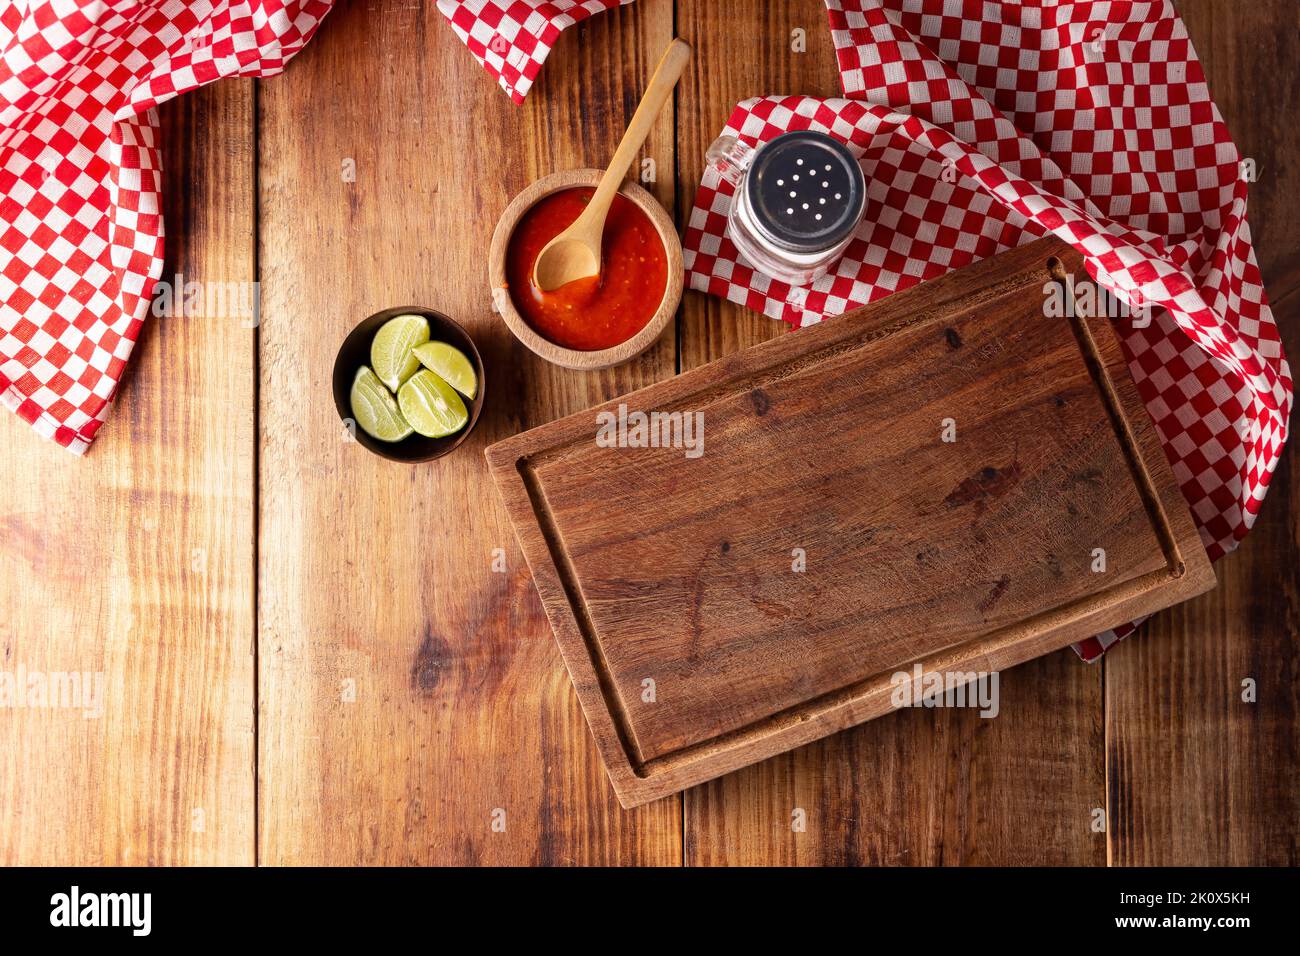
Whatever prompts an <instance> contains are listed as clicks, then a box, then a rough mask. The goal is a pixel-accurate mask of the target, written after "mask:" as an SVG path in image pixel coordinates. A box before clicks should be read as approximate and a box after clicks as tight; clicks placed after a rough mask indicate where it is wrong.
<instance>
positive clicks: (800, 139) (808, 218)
mask: <svg viewBox="0 0 1300 956" xmlns="http://www.w3.org/2000/svg"><path fill="white" fill-rule="evenodd" d="M743 188H744V190H745V199H746V205H747V206H748V207H749V212H750V214H751V215H752V220H753V223H754V225H755V226H757V227H758V229H759V230H760V231H761V232H762V233H763V234H764V238H766V239H768V240H769V241H771V242H772V243H773V244H774V245H776V246H778V247H779V248H782V249H785V250H787V251H790V252H798V253H812V252H817V251H819V250H822V249H829V248H832V247H834V246H837V245H839V244H840V243H841V242H842V241H843V240H844V239H846V238H847V237H848V236H849V235H851V234H852V232H853V230H854V229H855V228H857V225H858V222H859V221H860V220H861V219H862V214H863V211H864V209H865V207H866V198H867V185H866V181H865V179H864V178H863V175H862V168H861V167H860V166H859V165H858V161H857V160H856V159H855V158H854V156H853V154H852V153H851V152H849V149H848V147H847V146H845V145H844V144H843V143H841V142H840V141H839V140H837V139H835V138H834V137H831V136H827V135H826V134H825V133H818V132H815V131H813V130H799V131H796V132H791V133H784V134H782V135H780V136H778V137H776V138H775V139H772V140H769V141H768V142H767V143H765V144H763V146H762V147H760V148H759V149H758V150H757V151H756V152H755V154H754V157H753V160H752V161H751V163H750V165H749V170H748V175H747V176H745V181H744V186H743Z"/></svg>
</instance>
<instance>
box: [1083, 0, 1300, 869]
mask: <svg viewBox="0 0 1300 956" xmlns="http://www.w3.org/2000/svg"><path fill="white" fill-rule="evenodd" d="M1176 5H1177V7H1178V9H1179V12H1180V13H1181V14H1182V15H1183V19H1184V22H1186V24H1187V30H1188V33H1189V34H1190V35H1191V38H1192V43H1193V44H1194V45H1195V47H1196V51H1197V53H1198V54H1199V56H1200V59H1201V64H1202V66H1203V67H1204V68H1205V71H1206V75H1207V80H1208V83H1209V86H1210V92H1211V93H1212V94H1213V96H1214V100H1215V102H1216V103H1217V104H1218V106H1219V110H1220V112H1222V114H1223V116H1224V119H1225V121H1226V122H1227V124H1228V128H1229V130H1230V131H1231V132H1232V135H1233V139H1234V141H1235V142H1236V144H1237V147H1238V149H1239V150H1240V151H1241V154H1242V156H1245V157H1251V158H1253V159H1254V160H1255V161H1256V164H1257V166H1258V169H1259V177H1260V178H1259V181H1258V182H1256V183H1254V184H1252V186H1251V189H1250V198H1249V211H1248V215H1249V218H1250V224H1251V231H1252V233H1253V237H1254V241H1255V248H1256V252H1257V255H1258V258H1259V263H1260V268H1261V270H1262V271H1263V274H1264V285H1265V288H1266V289H1267V291H1268V293H1269V298H1270V301H1271V304H1272V307H1273V314H1274V317H1275V318H1276V319H1277V322H1278V326H1279V328H1280V329H1281V330H1282V339H1283V348H1284V349H1285V351H1286V354H1287V355H1288V357H1289V358H1290V359H1291V362H1292V368H1293V369H1294V368H1295V362H1296V359H1297V356H1300V294H1298V293H1300V217H1297V215H1296V213H1297V209H1296V196H1297V195H1300V166H1298V165H1297V163H1296V157H1297V156H1300V127H1297V125H1296V123H1295V122H1294V117H1295V115H1296V112H1297V108H1300V66H1297V60H1296V31H1295V6H1294V4H1292V3H1289V2H1287V0H1269V2H1261V3H1251V4H1230V3H1219V2H1215V0H1178V2H1177V4H1176ZM1293 427H1294V416H1293ZM1295 456H1296V450H1295V440H1294V438H1293V439H1292V441H1291V443H1290V446H1289V447H1288V448H1287V450H1286V452H1285V453H1284V456H1283V460H1282V463H1281V465H1280V466H1279V468H1278V470H1277V472H1276V473H1275V474H1274V476H1273V480H1272V483H1271V485H1270V488H1269V492H1268V497H1267V499H1266V500H1265V501H1264V506H1263V508H1262V510H1261V512H1260V515H1259V517H1258V520H1257V522H1256V525H1255V528H1254V529H1253V530H1252V531H1251V533H1250V535H1249V536H1248V537H1247V538H1246V540H1245V541H1244V542H1243V543H1242V545H1241V547H1240V549H1239V550H1238V551H1236V552H1234V553H1232V554H1230V555H1228V556H1227V557H1226V558H1224V559H1223V560H1222V561H1220V562H1219V564H1218V565H1217V566H1216V570H1217V572H1218V575H1219V581H1220V584H1219V587H1218V589H1217V590H1216V591H1214V592H1213V593H1211V594H1207V595H1205V596H1204V597H1201V598H1199V599H1197V600H1195V601H1191V602H1188V603H1187V604H1185V605H1182V606H1181V607H1178V608H1173V609H1170V610H1169V611H1166V612H1165V613H1163V614H1161V615H1159V616H1158V617H1157V618H1156V619H1155V620H1153V621H1152V622H1150V623H1149V624H1147V625H1146V627H1145V628H1144V631H1143V633H1141V634H1139V635H1137V636H1135V637H1134V638H1132V639H1131V640H1128V641H1126V642H1124V644H1122V645H1121V646H1119V647H1117V648H1115V649H1114V650H1112V651H1111V652H1110V653H1109V654H1108V655H1107V656H1106V660H1105V677H1106V732H1107V745H1108V746H1107V754H1108V759H1107V764H1108V805H1109V808H1110V813H1109V816H1110V838H1109V839H1110V857H1111V860H1112V862H1114V863H1116V864H1124V865H1128V864H1132V865H1140V866H1163V865H1189V866H1205V865H1227V866H1240V865H1248V864H1254V865H1260V864H1262V865H1284V866H1295V865H1297V863H1300V827H1298V826H1297V821H1300V787H1297V785H1296V767H1297V764H1300V667H1297V664H1296V661H1297V657H1298V655H1300V565H1298V564H1297V560H1296V556H1297V554H1300V471H1298V469H1297V468H1296V465H1295V461H1296V457H1295ZM1248 678H1249V679H1251V680H1253V681H1254V682H1255V683H1256V694H1257V697H1256V700H1255V702H1254V703H1247V702H1245V701H1243V699H1242V693H1243V686H1242V682H1243V681H1244V680H1246V679H1248Z"/></svg>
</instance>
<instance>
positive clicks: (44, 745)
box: [0, 81, 256, 866]
mask: <svg viewBox="0 0 1300 956" xmlns="http://www.w3.org/2000/svg"><path fill="white" fill-rule="evenodd" d="M162 120H163V127H162V144H163V154H164V161H165V163H166V167H165V169H166V177H165V180H164V193H165V207H164V215H165V217H166V229H167V243H166V247H167V261H166V268H165V269H164V277H165V278H167V279H169V280H170V281H173V282H174V277H175V276H176V274H178V273H179V274H181V275H182V276H183V277H184V279H183V281H184V282H186V283H189V282H197V283H199V284H200V287H199V288H200V289H201V290H203V291H204V295H203V296H202V297H200V298H199V299H198V300H197V301H198V302H201V303H207V302H209V301H211V302H212V303H213V307H212V308H211V309H209V308H208V307H207V306H206V305H202V306H201V311H200V312H199V313H198V314H191V315H186V316H184V317H180V316H175V317H163V318H153V319H151V320H150V321H149V322H148V323H147V324H146V326H145V329H144V331H143V334H142V336H141V340H140V341H139V343H138V344H137V345H136V349H135V353H134V355H133V357H132V365H131V367H130V369H129V370H128V372H127V377H126V379H125V381H124V383H123V384H122V386H121V389H120V391H119V393H118V398H117V402H116V407H115V409H114V411H113V414H112V417H111V418H110V420H109V422H108V423H107V424H106V425H105V426H104V428H103V429H101V431H100V433H99V437H98V439H97V440H96V442H95V444H94V446H93V447H92V448H91V450H90V452H89V453H88V454H87V455H86V457H85V458H76V457H74V456H72V455H70V454H69V453H68V452H66V451H64V450H63V449H62V448H59V447H58V446H56V445H54V444H53V443H50V442H46V441H44V440H42V439H40V438H38V437H37V436H36V435H35V434H33V433H32V432H31V430H30V429H29V428H28V427H27V426H26V425H24V424H23V423H22V422H21V421H19V420H18V419H17V418H16V417H15V416H12V415H9V414H7V413H6V414H4V415H3V416H0V607H3V608H4V609H5V610H4V618H3V620H0V670H3V671H5V672H8V673H9V674H11V675H12V674H14V673H16V672H17V671H19V670H20V669H26V670H27V671H28V672H29V673H30V672H40V673H42V674H48V673H50V672H71V671H77V672H90V673H92V674H93V673H97V672H98V673H102V675H103V681H104V683H103V696H102V715H101V716H98V717H94V718H89V719H88V718H87V717H85V716H83V710H82V709H81V708H60V709H8V708H0V820H3V821H4V825H3V827H0V864H4V865H14V864H23V865H54V864H59V865H69V864H73V865H146V864H147V865H151V866H159V865H175V864H251V863H252V862H253V851H254V843H253V829H254V821H253V816H254V768H253V756H254V726H253V692H254V672H253V613H254V607H253V601H254V594H253V588H254V578H253V536H254V530H253V480H254V478H253V469H254V464H253V462H254V439H255V436H254V430H255V429H254V415H253V410H254V403H255V400H254V396H255V387H256V386H255V375H254V363H255V355H254V341H255V333H254V332H253V331H252V323H251V321H249V322H246V323H245V322H244V321H243V320H242V319H241V317H240V309H239V308H236V307H234V305H233V304H231V303H233V302H234V301H235V300H229V299H228V300H227V303H228V304H227V306H226V307H222V306H221V304H220V302H218V301H217V300H215V299H212V300H209V299H208V298H207V297H206V293H207V291H209V290H213V289H217V288H218V287H219V284H229V283H235V284H238V285H235V286H231V285H224V286H220V288H224V289H226V290H227V291H232V292H238V293H240V294H242V295H244V296H251V293H252V289H253V287H252V282H253V279H254V262H253V240H252V233H253V213H252V210H253V203H252V198H253V179H252V177H253V145H252V144H253V88H252V85H251V83H249V82H236V81H224V82H222V83H219V84H217V85H215V86H212V87H208V88H206V89H203V90H200V91H197V92H195V93H190V94H187V95H186V96H183V97H181V98H180V99H178V100H174V101H172V102H170V103H167V104H166V105H165V106H164V107H163V108H162ZM182 291H184V290H182ZM245 301H246V302H251V298H249V299H246V300H245ZM92 680H93V679H92ZM95 709H97V708H92V711H93V710H95Z"/></svg>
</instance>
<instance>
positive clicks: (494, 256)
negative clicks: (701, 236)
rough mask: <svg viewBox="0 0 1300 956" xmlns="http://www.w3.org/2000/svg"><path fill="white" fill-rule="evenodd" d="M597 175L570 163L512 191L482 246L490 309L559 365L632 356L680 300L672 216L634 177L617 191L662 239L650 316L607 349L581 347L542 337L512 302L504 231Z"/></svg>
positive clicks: (601, 364) (605, 364)
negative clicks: (658, 284)
mask: <svg viewBox="0 0 1300 956" xmlns="http://www.w3.org/2000/svg"><path fill="white" fill-rule="evenodd" d="M602 175H603V171H602V170H599V169H570V170H567V171H565V172H562V173H555V174H554V175H551V176H546V177H545V178H543V179H539V180H537V182H535V183H533V184H532V185H531V186H529V187H528V188H527V189H525V190H524V191H523V192H521V193H520V194H519V195H518V196H516V197H515V198H514V199H513V200H512V201H511V203H510V205H509V206H507V207H506V211H505V212H504V213H502V214H501V219H500V220H499V221H498V222H497V228H496V231H495V232H493V233H492V246H491V248H490V250H489V251H488V280H489V282H490V283H491V285H492V304H493V306H494V307H495V308H496V311H497V312H498V313H499V314H500V316H501V318H503V319H505V322H506V325H507V326H509V327H510V331H511V332H512V333H514V336H515V338H517V339H518V340H519V341H520V342H522V343H523V344H524V345H526V346H528V348H529V349H531V350H532V351H533V352H536V353H537V354H538V355H540V356H541V357H542V358H544V359H546V361H548V362H553V363H555V364H556V365H561V366H563V367H564V368H576V369H584V370H587V369H597V368H609V367H610V366H611V365H618V364H619V363H620V362H626V361H627V360H628V359H632V358H636V356H638V355H640V354H641V353H642V352H644V351H645V350H646V349H648V348H649V347H650V346H651V345H653V344H654V342H655V340H656V339H657V338H659V335H660V333H662V332H663V330H664V327H665V326H667V325H668V323H669V322H670V321H672V317H673V315H674V313H676V311H677V305H678V303H679V302H681V300H682V280H683V272H682V241H681V239H680V238H678V236H677V229H676V227H674V225H673V220H672V217H671V216H669V215H668V213H667V212H666V211H665V210H664V208H663V207H662V206H660V205H659V203H658V202H657V201H656V200H655V198H654V197H653V196H651V195H650V194H649V193H648V192H646V191H645V190H644V189H642V188H641V187H640V186H638V185H636V184H635V183H624V184H623V186H622V188H620V189H619V194H620V195H623V196H626V197H627V198H628V199H630V200H632V202H634V203H636V204H637V205H638V206H639V207H640V208H641V210H642V211H643V212H644V213H645V214H646V215H647V216H649V217H650V221H651V222H652V223H654V227H655V231H657V232H658V233H659V238H660V240H661V241H662V242H663V244H664V252H665V253H666V254H667V258H668V283H667V285H666V286H665V287H664V297H663V298H662V299H661V300H660V301H659V308H658V309H657V310H656V311H655V314H654V315H652V316H651V317H650V321H649V322H647V323H646V324H645V327H644V328H643V329H641V331H640V332H638V333H637V334H636V335H634V336H632V337H631V338H630V339H628V340H627V341H626V342H620V343H619V344H618V345H615V346H611V347H610V348H607V349H596V350H593V351H582V350H580V349H569V348H565V347H564V346H562V345H556V344H555V343H554V342H552V341H550V340H549V339H546V338H543V337H542V336H541V335H540V334H539V333H538V332H537V331H536V330H534V329H533V327H532V326H531V325H529V324H528V321H527V320H526V319H525V318H524V317H523V316H522V315H520V314H519V310H518V309H516V308H515V303H514V300H513V299H511V298H510V289H509V287H508V283H507V279H506V250H507V248H508V247H509V245H510V237H511V236H512V235H514V231H515V226H517V225H518V224H519V220H520V219H522V218H523V216H524V213H526V212H528V210H529V209H531V208H532V207H533V206H535V205H536V204H537V202H538V200H540V199H542V198H544V197H546V196H549V195H551V194H552V193H557V192H560V191H562V190H565V189H572V188H574V187H575V186H592V187H594V186H596V185H597V184H599V183H600V177H601V176H602Z"/></svg>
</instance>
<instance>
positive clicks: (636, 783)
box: [566, 551, 1216, 810]
mask: <svg viewBox="0 0 1300 956" xmlns="http://www.w3.org/2000/svg"><path fill="white" fill-rule="evenodd" d="M1200 558H1201V560H1199V561H1198V560H1197V559H1196V558H1195V557H1193V559H1192V561H1191V562H1190V563H1189V564H1188V565H1187V566H1186V568H1185V569H1184V572H1183V574H1182V575H1180V576H1179V577H1178V578H1177V579H1176V583H1173V584H1167V585H1166V586H1165V587H1163V588H1162V589H1161V590H1160V593H1161V595H1162V597H1165V598H1168V603H1167V604H1164V603H1162V606H1161V607H1160V608H1152V609H1149V610H1148V611H1147V612H1144V613H1154V612H1155V611H1156V610H1161V609H1163V608H1164V607H1170V606H1173V605H1175V604H1180V603H1182V602H1183V601H1186V600H1190V599H1191V598H1194V597H1196V596H1197V595H1200V594H1203V593H1205V592H1206V591H1209V590H1211V589H1212V588H1213V587H1214V586H1215V584H1216V579H1215V575H1214V571H1213V569H1212V568H1211V566H1210V563H1209V561H1208V559H1207V558H1206V557H1205V555H1204V551H1202V552H1201V554H1200ZM1152 590H1154V588H1153V589H1152ZM1132 617H1133V615H1132V614H1129V613H1126V605H1125V604H1124V603H1123V602H1120V603H1116V604H1113V605H1109V606H1106V607H1103V608H1100V609H1098V610H1097V611H1095V612H1093V613H1091V614H1087V615H1085V616H1084V617H1081V618H1079V619H1078V620H1076V621H1074V622H1072V623H1070V624H1068V625H1064V626H1062V627H1061V628H1058V629H1054V630H1052V631H1048V632H1045V633H1042V634H1040V635H1038V636H1037V637H1035V638H1033V639H1031V640H1027V641H1026V640H1023V639H1021V638H1018V637H1009V636H1006V635H1001V636H998V637H995V638H992V639H991V642H992V643H996V644H997V645H998V646H996V647H992V648H989V649H987V650H978V651H973V650H970V648H971V645H972V644H973V645H975V646H976V647H979V646H981V645H982V644H984V643H985V640H984V639H976V640H975V641H973V642H968V643H966V644H961V645H957V647H955V648H948V649H946V650H944V651H941V652H939V653H938V654H936V655H932V656H930V657H927V658H923V659H921V660H920V661H913V662H908V663H906V664H904V665H900V668H899V669H900V670H905V671H910V670H911V668H912V667H913V666H914V665H915V664H916V663H920V664H921V667H922V672H923V673H929V672H931V671H938V672H940V673H948V672H956V671H963V672H968V671H982V672H986V673H988V672H993V671H998V672H1001V671H1005V670H1008V669H1010V668H1012V667H1015V666H1016V665H1018V664H1023V663H1025V662H1027V661H1030V660H1033V659H1034V658H1036V657H1041V656H1042V655H1044V654H1050V653H1052V652H1054V651H1059V650H1061V649H1063V648H1065V647H1068V646H1069V645H1071V644H1073V643H1075V642H1076V641H1079V640H1082V639H1084V638H1087V637H1091V636H1093V635H1095V634H1099V633H1103V632H1105V631H1107V630H1109V629H1110V628H1113V627H1117V626H1119V625H1121V624H1126V623H1128V622H1129V621H1130V620H1131V619H1132ZM566 663H567V659H566ZM570 674H572V670H570ZM884 678H885V675H883V674H881V675H874V676H873V677H871V678H868V679H867V681H868V682H872V683H873V686H872V688H871V689H870V690H868V691H866V692H863V693H860V694H856V695H853V696H851V697H847V698H846V699H844V700H842V701H840V702H838V703H837V704H836V705H835V706H834V707H833V708H831V709H829V710H827V711H825V712H823V713H819V714H813V715H809V716H806V717H804V718H802V719H798V720H797V722H794V723H791V724H788V725H786V726H782V727H779V728H777V729H775V730H773V731H772V732H771V733H770V734H767V735H764V736H756V735H754V732H753V731H752V730H750V729H749V728H742V731H741V732H740V733H743V734H749V735H750V736H751V737H752V739H750V740H748V741H746V742H744V743H741V744H738V745H735V746H727V745H726V744H722V745H719V746H717V747H716V748H715V749H712V750H710V751H708V752H706V753H701V754H700V755H699V756H698V757H696V758H695V759H692V760H690V761H688V762H683V763H681V764H679V765H678V766H675V767H671V768H669V769H664V770H659V771H654V772H651V773H649V774H646V773H644V772H643V773H637V771H636V769H635V768H634V767H633V766H632V764H631V763H630V762H629V761H628V760H627V757H626V754H618V755H617V757H618V759H617V761H616V762H615V763H610V762H609V761H608V760H606V764H605V767H606V771H607V773H608V775H609V778H610V783H611V784H612V786H613V787H614V792H615V794H616V795H617V797H618V800H619V804H620V805H621V806H622V807H623V808H624V809H625V810H631V809H634V808H635V807H639V806H642V805H644V804H646V803H650V802H652V801H654V800H658V799H662V798H663V797H667V796H671V795H672V794H675V793H679V792H681V791H682V790H686V789H689V788H690V787H693V786H697V785H699V784H702V783H707V782H708V781H710V780H714V779H716V778H718V777H721V776H724V775H725V774H728V773H731V772H733V771H736V770H740V769H742V768H744V767H747V766H750V765H752V764H755V763H759V762H761V761H763V760H766V759H768V758H769V757H774V756H777V755H779V754H782V753H786V752H788V751H790V750H793V749H796V748H798V747H801V746H804V745H806V744H810V743H813V742H814V741H817V740H820V739H822V738H824V737H827V736H830V735H831V734H834V733H838V732H840V731H844V730H850V729H852V728H853V727H857V726H859V725H861V724H865V723H868V722H870V721H872V720H875V719H879V718H881V717H884V716H886V715H888V714H890V713H892V712H893V711H894V710H896V709H897V708H895V707H894V705H893V703H892V702H891V700H890V694H891V691H892V685H890V684H889V682H888V680H887V679H884ZM576 686H577V683H576V682H575V687H576ZM580 696H581V695H580ZM592 704H593V706H596V707H597V708H598V709H599V702H598V701H592ZM804 706H806V705H804ZM583 710H584V712H587V711H588V707H587V705H586V704H585V703H584V705H583ZM660 759H670V758H660ZM653 763H654V761H652V762H651V764H650V765H653ZM648 766H649V765H648Z"/></svg>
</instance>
